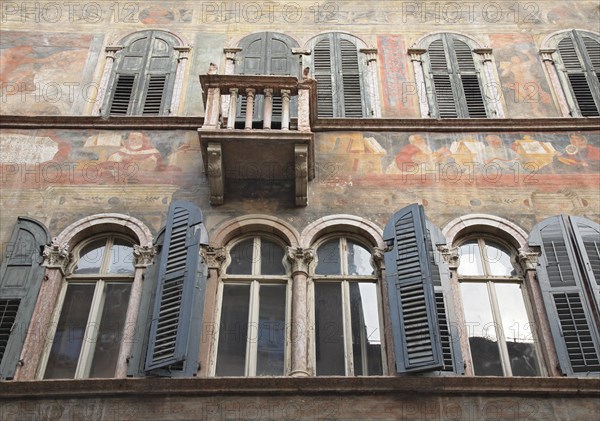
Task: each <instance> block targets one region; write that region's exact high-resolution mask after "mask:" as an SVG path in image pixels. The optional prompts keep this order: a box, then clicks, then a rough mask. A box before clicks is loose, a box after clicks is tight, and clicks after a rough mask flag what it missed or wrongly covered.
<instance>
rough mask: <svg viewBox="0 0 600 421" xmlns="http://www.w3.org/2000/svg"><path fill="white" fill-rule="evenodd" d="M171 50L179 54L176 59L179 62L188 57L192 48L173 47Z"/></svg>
mask: <svg viewBox="0 0 600 421" xmlns="http://www.w3.org/2000/svg"><path fill="white" fill-rule="evenodd" d="M173 49H174V50H175V51H177V52H178V53H179V57H177V60H179V61H181V60H187V59H188V56H189V54H190V51H191V50H192V47H190V46H189V45H188V46H180V47H173Z"/></svg>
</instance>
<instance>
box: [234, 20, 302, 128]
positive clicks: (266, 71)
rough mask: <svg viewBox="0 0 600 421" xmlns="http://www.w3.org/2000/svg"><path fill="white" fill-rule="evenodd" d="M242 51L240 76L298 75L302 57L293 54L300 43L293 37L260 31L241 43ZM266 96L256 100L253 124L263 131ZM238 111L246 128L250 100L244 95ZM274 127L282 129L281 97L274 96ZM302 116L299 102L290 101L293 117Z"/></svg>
mask: <svg viewBox="0 0 600 421" xmlns="http://www.w3.org/2000/svg"><path fill="white" fill-rule="evenodd" d="M239 48H240V49H241V51H240V52H239V53H238V61H237V63H238V64H236V66H235V73H236V74H240V75H267V76H268V75H283V76H296V77H297V76H298V75H299V72H298V58H297V57H294V55H293V54H292V48H298V43H297V42H296V40H294V39H293V38H291V37H289V36H287V35H285V34H279V33H277V32H259V33H256V34H251V35H248V36H246V37H244V38H243V39H242V40H241V41H240V42H239ZM263 101H264V96H263V95H256V97H255V98H254V116H253V118H252V120H253V124H256V127H260V128H262V127H263V126H262V121H263V115H262V113H263V109H264V107H263ZM237 104H238V110H237V117H236V121H237V122H238V124H239V125H240V126H241V127H243V124H244V121H245V115H246V97H245V96H240V98H239V100H238V101H237ZM272 107H273V108H272V118H271V121H272V124H273V127H278V125H280V124H281V109H282V100H281V96H279V95H274V96H273V104H272ZM297 115H298V99H297V97H295V96H294V97H292V98H291V102H290V116H291V117H292V118H293V117H296V116H297Z"/></svg>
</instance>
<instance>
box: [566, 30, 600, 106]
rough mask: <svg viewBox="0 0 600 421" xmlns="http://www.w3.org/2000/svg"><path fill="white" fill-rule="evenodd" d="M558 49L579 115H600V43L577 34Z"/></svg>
mask: <svg viewBox="0 0 600 421" xmlns="http://www.w3.org/2000/svg"><path fill="white" fill-rule="evenodd" d="M557 49H558V53H559V55H560V58H561V61H562V65H563V68H564V69H563V71H564V72H565V73H566V77H567V79H568V81H569V85H570V90H571V93H572V96H573V98H574V99H575V103H576V105H577V108H578V109H579V113H580V114H581V116H583V117H596V116H599V115H600V113H599V110H600V82H599V78H600V76H599V75H600V43H599V42H598V41H596V40H594V39H592V38H590V37H587V36H581V35H580V34H579V33H578V32H577V31H573V32H571V33H569V34H567V36H566V37H565V38H563V39H562V40H561V41H560V42H559V43H558V47H557Z"/></svg>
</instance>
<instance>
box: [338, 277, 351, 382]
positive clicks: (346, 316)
mask: <svg viewBox="0 0 600 421" xmlns="http://www.w3.org/2000/svg"><path fill="white" fill-rule="evenodd" d="M341 287H342V323H343V329H342V331H343V332H344V338H343V340H344V361H345V362H346V364H345V366H346V376H353V375H354V359H353V356H352V322H351V320H350V314H351V312H350V288H349V285H348V281H346V280H343V281H342V282H341Z"/></svg>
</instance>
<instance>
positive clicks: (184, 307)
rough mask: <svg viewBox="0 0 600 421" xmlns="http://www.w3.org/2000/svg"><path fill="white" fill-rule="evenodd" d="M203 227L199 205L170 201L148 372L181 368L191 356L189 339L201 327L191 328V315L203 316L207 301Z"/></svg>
mask: <svg viewBox="0 0 600 421" xmlns="http://www.w3.org/2000/svg"><path fill="white" fill-rule="evenodd" d="M202 229H203V226H202V213H201V212H200V210H199V209H198V208H197V207H196V206H194V205H193V204H191V203H189V202H183V201H176V202H173V203H172V204H171V206H170V208H169V214H168V218H167V225H166V229H165V239H164V245H163V247H162V251H161V254H160V266H159V268H158V285H157V288H156V295H155V299H154V300H155V302H154V311H153V315H152V323H151V328H150V337H149V341H148V353H147V356H146V365H145V369H146V371H150V370H155V369H159V368H168V367H170V368H171V369H176V370H181V369H182V367H183V364H184V362H185V361H186V359H187V358H188V340H189V339H190V337H194V338H196V337H197V335H198V332H196V330H199V328H200V326H196V328H197V329H192V328H191V327H192V325H193V323H192V318H195V319H198V316H197V315H198V314H200V315H202V308H203V303H204V298H203V295H204V279H203V276H202V274H203V272H204V267H203V263H201V261H200V256H199V253H200V240H201V233H202ZM198 289H200V290H201V291H202V293H201V294H200V295H201V297H199V294H197V293H196V290H198ZM189 358H195V357H194V355H189ZM197 368H198V367H193V371H195V370H197Z"/></svg>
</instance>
